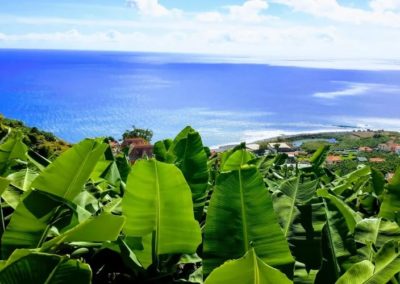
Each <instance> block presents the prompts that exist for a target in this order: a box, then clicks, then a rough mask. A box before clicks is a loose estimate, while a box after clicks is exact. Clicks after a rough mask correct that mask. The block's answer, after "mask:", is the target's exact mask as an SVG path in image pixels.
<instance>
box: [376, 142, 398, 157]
mask: <svg viewBox="0 0 400 284" xmlns="http://www.w3.org/2000/svg"><path fill="white" fill-rule="evenodd" d="M378 150H380V151H383V152H392V153H396V154H399V155H400V144H397V143H394V142H393V141H389V142H387V143H383V144H379V145H378Z"/></svg>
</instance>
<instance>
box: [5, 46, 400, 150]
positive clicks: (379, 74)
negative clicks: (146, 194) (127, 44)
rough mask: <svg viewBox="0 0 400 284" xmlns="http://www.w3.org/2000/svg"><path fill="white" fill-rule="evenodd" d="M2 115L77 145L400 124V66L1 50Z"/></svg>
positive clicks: (232, 138)
mask: <svg viewBox="0 0 400 284" xmlns="http://www.w3.org/2000/svg"><path fill="white" fill-rule="evenodd" d="M0 98H1V104H0V112H1V113H3V114H5V115H6V116H8V117H13V118H17V119H22V120H24V121H25V122H27V123H28V124H29V125H35V126H38V127H40V128H43V129H45V130H48V131H52V132H54V133H55V134H57V135H59V136H61V137H62V138H64V139H67V140H69V141H71V142H76V141H78V140H79V139H82V138H84V137H93V136H104V135H113V136H115V137H116V138H119V137H120V135H121V133H122V132H123V131H124V130H125V129H127V128H129V127H130V126H132V125H136V126H137V127H145V128H150V129H152V130H153V131H154V132H155V137H154V139H155V140H157V139H162V138H166V137H172V136H174V135H175V134H176V133H177V132H178V131H179V130H180V129H181V128H183V127H184V126H185V125H188V124H190V125H192V126H193V127H195V128H196V129H198V130H199V131H200V132H201V134H202V136H203V139H204V140H205V143H206V144H208V145H217V144H225V143H231V142H237V141H244V140H246V141H252V140H256V139H259V138H266V137H271V136H275V135H279V134H283V133H287V134H292V133H298V132H309V131H328V130H340V129H344V128H345V129H353V128H368V127H369V128H377V129H380V128H385V129H392V130H399V129H400V112H399V111H398V106H399V105H400V72H399V71H362V70H334V69H313V68H297V67H278V66H269V65H266V64H230V63H217V62H212V61H210V60H205V59H204V58H202V57H201V56H197V57H196V56H190V55H171V54H150V53H117V52H86V51H34V50H0Z"/></svg>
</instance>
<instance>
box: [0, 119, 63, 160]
mask: <svg viewBox="0 0 400 284" xmlns="http://www.w3.org/2000/svg"><path fill="white" fill-rule="evenodd" d="M11 129H13V130H17V131H20V132H22V133H23V134H24V135H23V142H24V143H25V144H26V145H27V146H28V147H29V148H30V149H31V150H32V151H35V152H36V153H38V154H40V155H41V156H43V157H45V158H47V159H50V160H53V159H54V158H56V157H57V156H59V155H60V154H61V153H62V152H64V151H65V150H67V149H69V147H70V145H69V144H68V143H66V142H65V141H63V140H61V139H59V138H57V137H56V136H55V135H54V134H53V133H50V132H47V131H43V130H39V129H38V128H36V127H28V126H26V125H25V124H24V123H23V122H22V121H20V120H16V119H9V118H5V117H4V116H3V115H1V114H0V139H1V138H2V137H4V136H5V135H6V134H7V133H8V132H9V131H10V130H11Z"/></svg>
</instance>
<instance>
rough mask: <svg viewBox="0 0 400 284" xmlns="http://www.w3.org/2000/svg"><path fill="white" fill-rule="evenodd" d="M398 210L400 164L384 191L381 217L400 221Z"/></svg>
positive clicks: (399, 204)
mask: <svg viewBox="0 0 400 284" xmlns="http://www.w3.org/2000/svg"><path fill="white" fill-rule="evenodd" d="M398 212H400V166H399V167H398V168H397V170H396V173H395V175H394V177H393V178H392V180H391V182H390V183H389V184H387V186H386V189H385V191H384V193H383V201H382V204H381V208H380V211H379V217H382V218H386V219H388V220H392V221H396V222H399V221H400V220H398V216H397V215H398Z"/></svg>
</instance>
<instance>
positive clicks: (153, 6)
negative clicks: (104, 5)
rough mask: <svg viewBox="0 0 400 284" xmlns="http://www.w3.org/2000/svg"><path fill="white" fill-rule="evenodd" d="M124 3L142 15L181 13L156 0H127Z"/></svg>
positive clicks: (158, 15)
mask: <svg viewBox="0 0 400 284" xmlns="http://www.w3.org/2000/svg"><path fill="white" fill-rule="evenodd" d="M126 3H127V5H128V6H130V7H133V8H135V9H136V10H137V11H138V12H139V14H141V15H143V16H152V17H162V16H173V15H179V14H181V11H180V10H178V9H170V10H169V9H167V8H166V7H164V6H163V5H161V4H160V3H159V2H158V0H127V1H126Z"/></svg>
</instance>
